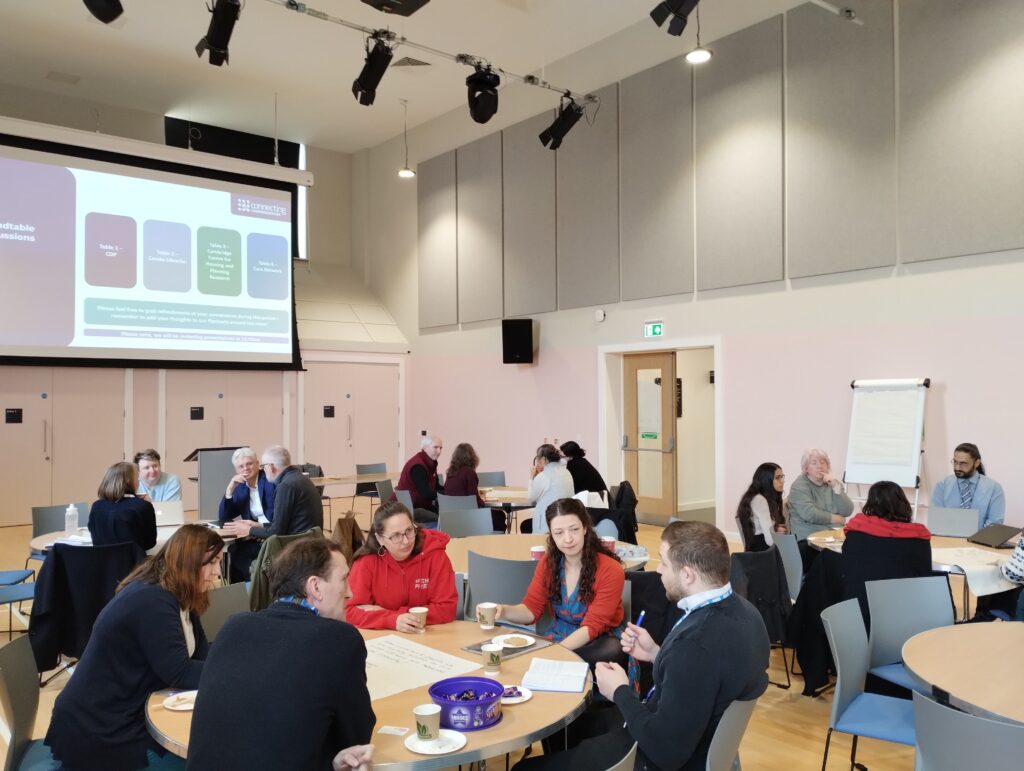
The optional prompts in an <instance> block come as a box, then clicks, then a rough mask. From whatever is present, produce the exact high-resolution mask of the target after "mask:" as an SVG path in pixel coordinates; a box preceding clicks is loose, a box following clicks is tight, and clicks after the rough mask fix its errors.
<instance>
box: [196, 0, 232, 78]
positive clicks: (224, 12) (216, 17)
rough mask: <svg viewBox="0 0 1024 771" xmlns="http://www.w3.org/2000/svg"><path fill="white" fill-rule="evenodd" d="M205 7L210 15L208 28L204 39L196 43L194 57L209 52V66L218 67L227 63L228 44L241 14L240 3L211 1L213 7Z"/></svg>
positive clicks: (228, 0)
mask: <svg viewBox="0 0 1024 771" xmlns="http://www.w3.org/2000/svg"><path fill="white" fill-rule="evenodd" d="M206 7H207V8H208V9H209V11H210V14H211V15H210V28H209V29H208V30H206V37H204V38H203V39H202V40H200V41H199V42H198V43H196V56H202V55H203V51H209V52H210V64H213V65H215V66H217V67H220V66H221V65H222V64H224V63H225V62H227V61H228V43H230V42H231V33H232V32H233V31H234V29H235V22H236V21H238V15H239V14H240V13H241V12H242V3H241V0H213V5H208V6H206Z"/></svg>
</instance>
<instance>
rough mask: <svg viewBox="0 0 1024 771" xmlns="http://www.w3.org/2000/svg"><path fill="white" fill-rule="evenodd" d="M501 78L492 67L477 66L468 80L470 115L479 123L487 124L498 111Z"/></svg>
mask: <svg viewBox="0 0 1024 771" xmlns="http://www.w3.org/2000/svg"><path fill="white" fill-rule="evenodd" d="M500 85H501V78H500V77H498V73H496V72H495V71H494V70H492V69H491V68H490V67H481V66H480V65H477V67H476V70H475V71H474V72H473V74H472V75H470V76H469V77H468V78H466V86H467V87H468V88H469V114H470V115H471V116H472V118H473V120H475V121H476V122H477V123H486V122H487V121H489V120H490V119H491V118H493V117H494V113H496V112H497V111H498V86H500Z"/></svg>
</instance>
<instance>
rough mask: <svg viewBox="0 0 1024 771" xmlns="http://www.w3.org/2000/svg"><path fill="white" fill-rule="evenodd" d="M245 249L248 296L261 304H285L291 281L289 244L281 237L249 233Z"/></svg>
mask: <svg viewBox="0 0 1024 771" xmlns="http://www.w3.org/2000/svg"><path fill="white" fill-rule="evenodd" d="M245 247H246V248H245V253H246V269H247V271H248V274H249V275H248V284H249V296H250V297H257V298H259V299H261V300H287V299H288V284H289V283H290V281H291V276H290V275H289V273H288V271H289V269H290V268H291V260H289V259H288V241H287V240H286V239H284V238H282V237H281V236H271V235H267V234H265V233H250V234H249V236H248V238H247V239H246V242H245Z"/></svg>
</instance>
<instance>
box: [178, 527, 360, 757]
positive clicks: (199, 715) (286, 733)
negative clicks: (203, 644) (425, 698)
mask: <svg viewBox="0 0 1024 771" xmlns="http://www.w3.org/2000/svg"><path fill="white" fill-rule="evenodd" d="M270 584H271V592H272V594H273V596H274V597H275V601H274V603H273V604H272V605H271V606H270V607H269V608H267V609H266V610H262V611H260V612H259V613H239V614H236V615H233V616H231V617H230V618H229V619H228V620H227V623H225V624H224V626H223V627H222V628H221V630H220V632H219V633H218V634H217V639H216V642H215V643H214V644H213V646H212V647H211V649H210V655H209V657H208V658H207V661H206V664H205V666H204V668H203V675H202V678H201V679H200V681H199V696H198V697H197V699H196V707H195V714H194V716H193V719H192V735H191V737H190V741H189V750H188V767H189V769H191V770H192V771H205V770H206V769H209V771H224V770H225V769H249V768H268V769H270V768H274V769H285V768H294V769H308V771H329V769H331V768H332V763H333V768H334V769H335V771H344V770H345V769H359V768H367V767H369V766H370V764H371V760H372V755H373V745H371V744H368V742H369V741H370V737H371V735H372V732H373V725H374V723H375V722H376V717H375V716H374V714H373V709H372V708H371V706H370V694H369V691H368V690H367V688H366V645H365V644H364V643H363V638H362V637H361V636H360V634H359V632H358V631H357V630H356V629H355V627H353V626H351V625H349V624H346V623H344V620H345V601H346V600H347V599H348V598H349V597H351V596H352V594H351V592H350V591H349V590H348V564H347V563H346V562H345V557H344V555H342V553H341V547H340V546H338V545H337V544H335V543H334V542H332V541H328V540H326V539H325V538H303V539H300V540H298V541H295V542H294V543H291V544H289V545H288V546H287V547H286V548H285V549H284V551H282V552H281V554H279V555H278V557H277V559H276V560H274V564H273V565H272V567H271V569H270ZM325 662H328V663H327V664H326V665H325ZM267 714H273V715H274V717H273V719H269V720H268V719H265V717H266V715H267Z"/></svg>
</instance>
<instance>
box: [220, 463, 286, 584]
mask: <svg viewBox="0 0 1024 771" xmlns="http://www.w3.org/2000/svg"><path fill="white" fill-rule="evenodd" d="M231 463H232V464H233V465H234V467H235V475H234V476H233V477H231V479H230V480H228V486H227V489H226V490H225V492H224V497H223V498H221V499H220V507H219V510H218V512H217V524H218V525H220V526H221V527H223V526H224V523H225V522H230V521H231V520H235V519H244V520H250V521H252V522H256V523H258V524H260V525H267V524H270V523H271V522H273V521H274V494H275V491H276V489H277V486H276V485H275V484H274V483H273V482H271V481H270V480H269V479H267V475H266V474H265V473H263V469H261V468H260V462H259V458H258V457H257V455H256V453H255V452H254V451H253V449H252V448H251V447H239V448H238V449H237V450H235V452H234V454H233V455H232V456H231ZM229 548H230V551H231V571H230V578H231V583H238V582H239V581H248V580H249V566H250V565H251V564H252V561H253V560H254V559H256V557H257V556H258V555H259V552H260V541H259V540H258V539H256V538H240V539H239V540H237V541H235V543H233V544H232V545H231V546H230V547H229Z"/></svg>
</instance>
